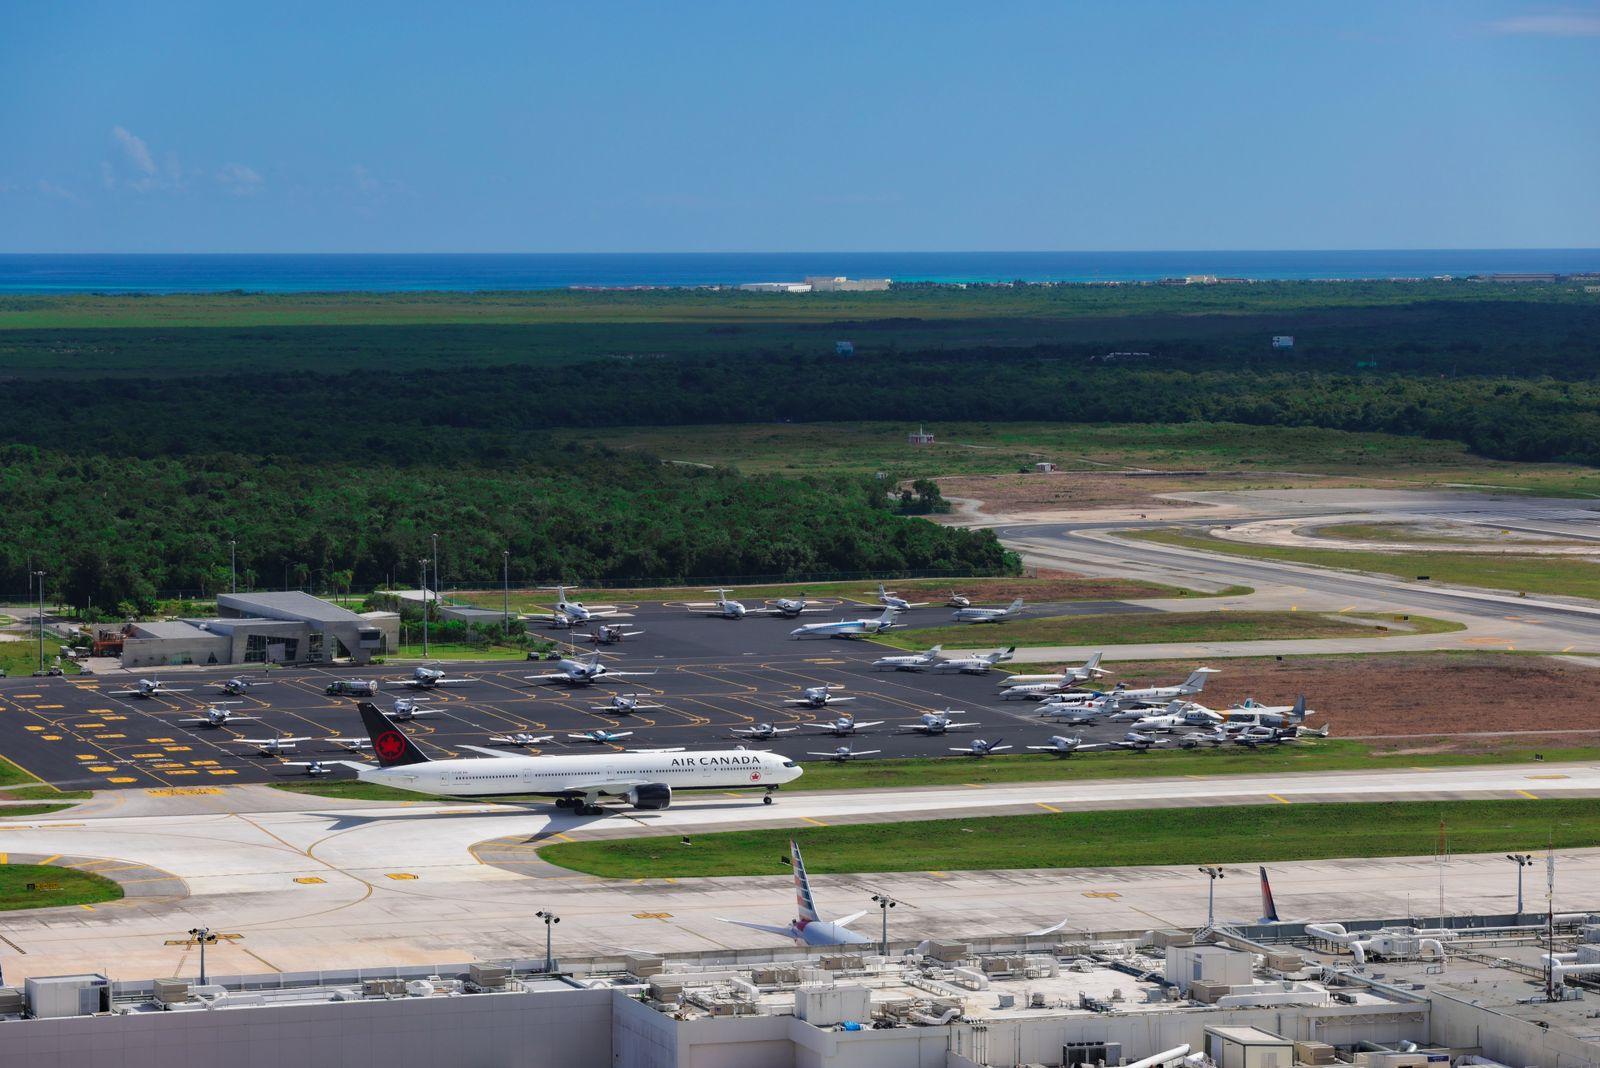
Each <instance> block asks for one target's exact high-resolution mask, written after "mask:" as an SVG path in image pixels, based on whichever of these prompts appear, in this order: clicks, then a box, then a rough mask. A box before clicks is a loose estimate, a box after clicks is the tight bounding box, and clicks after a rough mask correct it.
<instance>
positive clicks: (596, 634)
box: [578, 623, 644, 645]
mask: <svg viewBox="0 0 1600 1068" xmlns="http://www.w3.org/2000/svg"><path fill="white" fill-rule="evenodd" d="M643 633H644V631H642V630H629V629H628V628H627V627H624V626H622V625H620V624H618V625H612V624H610V623H602V624H600V625H599V626H598V627H597V628H595V629H594V630H591V631H590V632H589V633H587V634H582V635H579V636H578V640H579V641H583V642H588V643H589V644H590V645H616V644H617V643H618V642H620V641H623V640H625V639H628V638H637V637H639V636H640V635H642V634H643Z"/></svg>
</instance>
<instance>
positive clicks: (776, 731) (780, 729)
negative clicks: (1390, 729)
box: [772, 727, 1327, 734]
mask: <svg viewBox="0 0 1600 1068" xmlns="http://www.w3.org/2000/svg"><path fill="white" fill-rule="evenodd" d="M799 729H800V728H799V727H774V728H772V733H773V734H788V733H789V732H790V731H797V730H799ZM1323 731H1324V732H1326V731H1327V728H1326V727H1324V728H1323Z"/></svg>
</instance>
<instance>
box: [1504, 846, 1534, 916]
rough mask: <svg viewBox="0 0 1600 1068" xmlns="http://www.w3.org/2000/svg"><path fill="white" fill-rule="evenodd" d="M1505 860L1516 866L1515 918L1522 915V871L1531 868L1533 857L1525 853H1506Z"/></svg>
mask: <svg viewBox="0 0 1600 1068" xmlns="http://www.w3.org/2000/svg"><path fill="white" fill-rule="evenodd" d="M1506 859H1507V860H1509V861H1510V862H1511V863H1513V864H1515V865H1516V866H1517V916H1518V917H1520V916H1521V915H1522V869H1523V868H1527V867H1531V866H1532V864H1533V857H1532V856H1531V855H1529V854H1527V853H1507V854H1506Z"/></svg>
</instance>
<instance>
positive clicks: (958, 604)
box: [944, 590, 972, 608]
mask: <svg viewBox="0 0 1600 1068" xmlns="http://www.w3.org/2000/svg"><path fill="white" fill-rule="evenodd" d="M944 606H945V607H946V608H971V607H972V598H970V597H967V596H965V595H964V594H960V593H957V592H956V591H955V590H951V591H950V597H949V598H948V599H947V600H946V601H945V602H944Z"/></svg>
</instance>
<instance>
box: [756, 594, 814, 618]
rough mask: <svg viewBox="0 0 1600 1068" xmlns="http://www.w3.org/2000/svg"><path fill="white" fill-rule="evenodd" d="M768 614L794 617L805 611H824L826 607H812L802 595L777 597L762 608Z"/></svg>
mask: <svg viewBox="0 0 1600 1068" xmlns="http://www.w3.org/2000/svg"><path fill="white" fill-rule="evenodd" d="M763 611H765V612H766V613H767V615H769V616H780V617H782V618H783V619H795V618H797V617H799V616H801V615H803V614H804V613H806V612H826V611H827V609H826V608H812V607H811V602H809V601H807V600H806V599H805V598H804V597H779V598H777V599H776V600H774V601H772V602H771V603H769V604H768V605H767V606H766V608H765V609H763Z"/></svg>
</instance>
